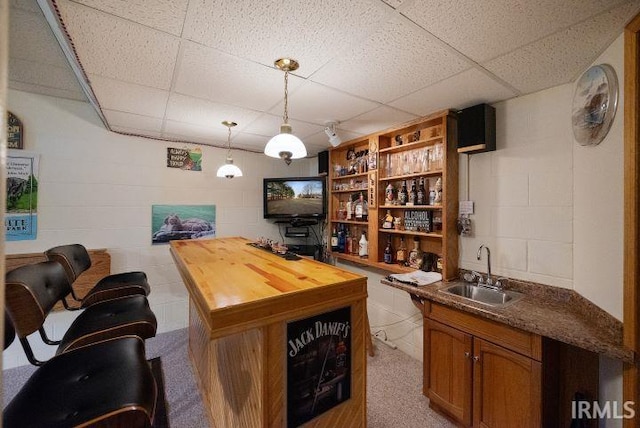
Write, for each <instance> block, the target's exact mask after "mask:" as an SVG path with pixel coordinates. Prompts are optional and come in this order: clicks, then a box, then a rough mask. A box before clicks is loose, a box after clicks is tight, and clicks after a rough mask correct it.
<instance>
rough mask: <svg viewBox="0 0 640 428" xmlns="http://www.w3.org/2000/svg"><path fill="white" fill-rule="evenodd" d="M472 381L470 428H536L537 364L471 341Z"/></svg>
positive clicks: (539, 377) (539, 384) (538, 401)
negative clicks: (471, 425) (471, 421)
mask: <svg viewBox="0 0 640 428" xmlns="http://www.w3.org/2000/svg"><path fill="white" fill-rule="evenodd" d="M473 378H474V380H473V383H474V385H473V426H474V427H478V428H479V427H486V428H513V427H522V428H524V427H535V428H538V427H540V424H541V412H542V368H541V363H539V362H538V361H535V360H532V359H530V358H527V357H525V356H523V355H520V354H517V353H515V352H513V351H509V350H507V349H505V348H502V347H501V346H497V345H494V344H492V343H490V342H486V341H484V340H482V339H478V338H474V339H473Z"/></svg>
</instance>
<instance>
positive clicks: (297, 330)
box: [287, 307, 351, 428]
mask: <svg viewBox="0 0 640 428" xmlns="http://www.w3.org/2000/svg"><path fill="white" fill-rule="evenodd" d="M350 397H351V307H345V308H341V309H337V310H335V311H331V312H327V313H324V314H320V315H316V316H314V317H311V318H306V319H303V320H299V321H294V322H291V323H288V324H287V420H288V423H287V426H288V427H289V428H293V427H297V426H299V425H302V424H304V423H305V422H307V421H309V420H311V419H313V418H315V417H316V416H318V415H320V414H322V413H324V412H326V411H328V410H330V409H331V408H333V407H335V406H337V405H338V404H340V403H342V402H343V401H346V400H348V399H349V398H350Z"/></svg>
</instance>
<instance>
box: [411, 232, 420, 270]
mask: <svg viewBox="0 0 640 428" xmlns="http://www.w3.org/2000/svg"><path fill="white" fill-rule="evenodd" d="M409 266H410V267H412V268H414V269H420V268H421V267H422V250H420V239H419V238H418V237H417V236H415V237H414V238H413V249H412V250H411V251H409Z"/></svg>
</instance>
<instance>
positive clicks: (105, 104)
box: [88, 74, 169, 118]
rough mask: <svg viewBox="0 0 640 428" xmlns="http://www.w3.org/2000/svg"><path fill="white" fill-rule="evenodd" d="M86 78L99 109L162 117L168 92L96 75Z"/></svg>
mask: <svg viewBox="0 0 640 428" xmlns="http://www.w3.org/2000/svg"><path fill="white" fill-rule="evenodd" d="M88 77H89V81H90V82H91V88H92V89H93V92H94V93H95V95H96V97H97V98H98V100H100V107H101V108H103V109H108V110H118V111H122V112H128V113H137V114H141V115H143V116H151V117H157V118H163V117H164V113H165V109H166V107H167V101H168V99H169V92H168V91H163V90H161V89H155V88H150V87H148V86H142V85H136V84H134V83H127V82H123V81H121V80H113V79H109V78H107V77H103V76H100V75H97V74H90V75H89V76H88Z"/></svg>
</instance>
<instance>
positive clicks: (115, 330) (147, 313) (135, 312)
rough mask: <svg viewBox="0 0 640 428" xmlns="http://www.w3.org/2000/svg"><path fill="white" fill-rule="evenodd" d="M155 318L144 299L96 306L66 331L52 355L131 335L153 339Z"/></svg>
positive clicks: (117, 301)
mask: <svg viewBox="0 0 640 428" xmlns="http://www.w3.org/2000/svg"><path fill="white" fill-rule="evenodd" d="M156 328H157V321H156V317H155V315H154V314H153V312H152V311H151V308H150V307H149V302H148V301H147V299H146V297H144V296H129V297H121V298H118V299H112V300H107V301H105V302H100V303H96V304H95V305H91V306H90V307H88V308H87V309H85V310H84V311H83V312H82V313H81V314H80V315H78V317H77V318H76V319H75V321H74V322H73V323H72V324H71V326H70V327H69V328H68V329H67V331H66V332H65V334H64V336H63V337H62V340H61V341H60V344H59V345H58V349H57V351H56V355H58V354H61V353H63V352H66V351H68V350H71V349H74V348H77V347H80V346H85V345H88V344H91V343H94V342H98V341H101V340H104V339H108V338H113V337H118V336H126V335H134V336H137V337H140V338H142V339H148V338H150V337H153V336H155V334H156Z"/></svg>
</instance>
